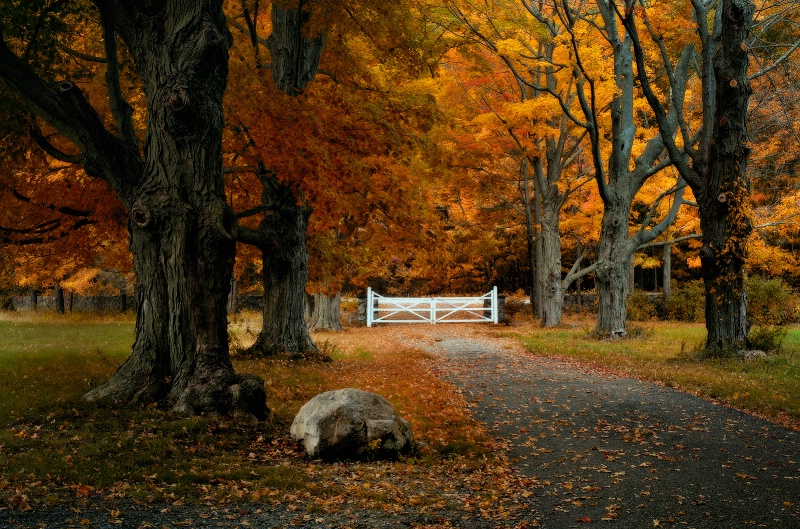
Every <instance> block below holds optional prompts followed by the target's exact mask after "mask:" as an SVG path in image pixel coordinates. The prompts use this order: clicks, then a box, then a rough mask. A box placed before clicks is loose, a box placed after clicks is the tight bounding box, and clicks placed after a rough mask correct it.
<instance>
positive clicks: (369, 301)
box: [367, 287, 372, 327]
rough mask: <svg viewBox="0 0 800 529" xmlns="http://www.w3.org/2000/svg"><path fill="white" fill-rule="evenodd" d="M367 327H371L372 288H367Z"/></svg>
mask: <svg viewBox="0 0 800 529" xmlns="http://www.w3.org/2000/svg"><path fill="white" fill-rule="evenodd" d="M367 327H372V287H367Z"/></svg>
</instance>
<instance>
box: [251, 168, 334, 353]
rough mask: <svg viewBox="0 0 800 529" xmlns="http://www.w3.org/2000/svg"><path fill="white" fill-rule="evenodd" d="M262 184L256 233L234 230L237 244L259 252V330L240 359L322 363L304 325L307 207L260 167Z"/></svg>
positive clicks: (286, 187) (288, 188)
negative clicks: (289, 358) (284, 357)
mask: <svg viewBox="0 0 800 529" xmlns="http://www.w3.org/2000/svg"><path fill="white" fill-rule="evenodd" d="M258 176H259V179H260V180H261V185H262V189H263V191H262V197H261V202H262V206H263V208H264V218H263V220H262V221H261V224H260V226H259V229H258V230H247V229H244V228H240V229H239V239H240V240H241V241H242V242H246V243H249V244H253V245H254V246H256V247H258V248H260V249H261V251H262V260H263V269H262V278H263V281H264V307H263V310H262V312H261V314H262V327H261V331H260V332H259V333H258V337H257V338H256V341H255V343H254V344H253V345H252V346H251V347H250V348H248V349H247V351H246V352H245V353H246V354H251V355H257V356H262V355H276V354H282V353H285V354H290V355H303V356H311V357H315V358H316V357H320V358H326V359H327V358H328V357H327V356H324V355H322V353H320V352H319V350H318V349H317V347H316V346H315V345H314V342H313V341H312V340H311V336H310V335H309V334H308V328H307V326H306V321H305V317H304V315H305V296H306V293H305V288H306V281H307V280H308V250H307V249H306V229H307V228H308V218H309V216H310V215H311V208H310V207H308V206H306V205H303V204H299V203H298V200H297V198H296V197H295V194H294V193H293V192H292V189H291V187H289V186H288V185H287V184H285V183H281V182H279V181H278V180H277V179H276V178H275V176H274V175H273V174H272V173H270V172H269V171H267V170H265V169H264V168H260V170H259V172H258Z"/></svg>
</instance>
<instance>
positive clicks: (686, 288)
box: [664, 281, 706, 322]
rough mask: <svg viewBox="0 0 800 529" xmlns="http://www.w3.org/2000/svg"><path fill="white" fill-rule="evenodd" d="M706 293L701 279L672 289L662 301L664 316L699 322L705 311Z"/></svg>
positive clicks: (671, 318)
mask: <svg viewBox="0 0 800 529" xmlns="http://www.w3.org/2000/svg"><path fill="white" fill-rule="evenodd" d="M705 303H706V294H705V289H704V287H703V282H702V281H690V282H688V283H686V284H684V285H683V286H682V287H680V288H674V289H672V293H671V294H670V297H669V299H668V300H667V301H666V302H665V303H664V317H665V318H666V319H670V320H677V321H688V322H699V321H703V318H704V317H705V313H706V307H705Z"/></svg>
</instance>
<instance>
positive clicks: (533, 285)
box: [521, 158, 539, 316]
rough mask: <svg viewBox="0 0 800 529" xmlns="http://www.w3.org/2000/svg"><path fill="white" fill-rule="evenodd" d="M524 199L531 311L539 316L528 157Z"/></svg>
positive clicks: (523, 187) (522, 169) (524, 161)
mask: <svg viewBox="0 0 800 529" xmlns="http://www.w3.org/2000/svg"><path fill="white" fill-rule="evenodd" d="M521 173H522V195H523V196H522V201H523V204H524V206H525V236H526V241H527V243H528V266H529V267H530V275H529V278H528V279H529V282H530V298H531V312H532V313H533V315H534V316H537V308H536V292H537V291H538V288H537V283H538V281H539V279H538V278H539V274H538V272H537V269H538V261H537V259H536V239H537V237H536V233H535V231H534V218H533V208H532V207H531V179H530V176H529V174H528V159H527V158H525V159H523V160H522V167H521Z"/></svg>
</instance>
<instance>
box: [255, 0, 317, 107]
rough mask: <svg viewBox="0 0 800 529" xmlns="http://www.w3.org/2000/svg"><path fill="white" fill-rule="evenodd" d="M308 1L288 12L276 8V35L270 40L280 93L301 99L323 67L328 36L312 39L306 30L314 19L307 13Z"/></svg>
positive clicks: (276, 5)
mask: <svg viewBox="0 0 800 529" xmlns="http://www.w3.org/2000/svg"><path fill="white" fill-rule="evenodd" d="M306 4H307V1H306V0H300V3H299V6H298V7H297V8H296V9H284V8H282V7H281V6H279V5H278V4H277V3H273V4H272V33H271V34H270V36H269V38H268V39H267V45H268V46H269V51H270V53H271V54H272V65H271V67H270V69H271V70H272V79H273V80H274V81H275V84H276V85H277V86H278V89H279V90H281V91H283V92H286V93H287V94H289V95H297V94H298V93H299V92H300V91H301V90H302V89H303V88H304V87H305V86H306V85H307V84H308V83H310V82H311V81H312V80H314V77H315V76H316V75H317V68H318V67H319V60H320V56H321V55H322V47H323V45H324V44H325V36H324V35H319V36H317V37H314V38H308V37H307V36H306V35H304V34H303V26H305V25H306V24H307V23H308V21H309V20H310V19H311V12H310V11H308V10H307V9H305V7H306Z"/></svg>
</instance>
